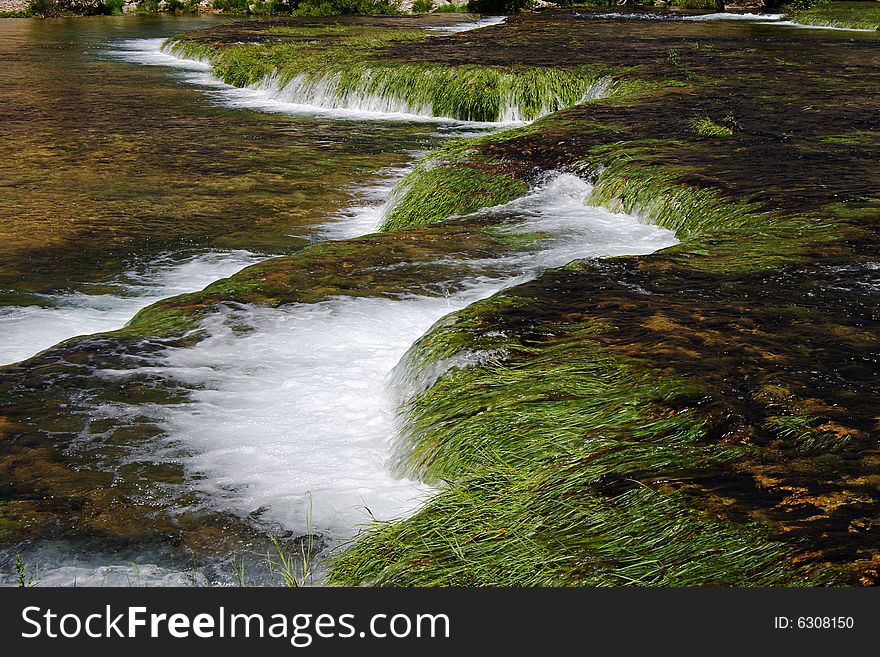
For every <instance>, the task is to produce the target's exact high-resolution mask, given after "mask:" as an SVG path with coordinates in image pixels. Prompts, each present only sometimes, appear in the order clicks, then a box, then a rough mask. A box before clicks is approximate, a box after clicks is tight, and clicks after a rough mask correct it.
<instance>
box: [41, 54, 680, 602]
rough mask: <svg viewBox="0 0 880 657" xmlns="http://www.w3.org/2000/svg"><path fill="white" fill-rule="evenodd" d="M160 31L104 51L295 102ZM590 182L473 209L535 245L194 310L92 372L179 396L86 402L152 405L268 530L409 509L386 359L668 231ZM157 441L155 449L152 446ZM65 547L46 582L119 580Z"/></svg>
mask: <svg viewBox="0 0 880 657" xmlns="http://www.w3.org/2000/svg"><path fill="white" fill-rule="evenodd" d="M161 43H162V41H161V40H159V39H148V40H138V41H129V42H125V43H124V44H123V45H122V50H121V51H115V54H114V55H113V57H115V58H117V59H123V60H127V61H136V62H138V63H142V64H150V65H153V64H155V65H163V66H169V65H170V66H174V67H175V68H176V69H178V71H179V73H178V74H177V75H178V76H179V77H180V79H182V80H184V81H187V82H191V83H196V84H200V85H203V86H206V87H208V88H210V91H209V93H210V94H211V95H212V96H213V97H214V98H215V99H217V100H219V101H220V102H221V103H222V104H223V105H225V106H228V107H237V108H242V107H248V108H254V109H260V110H263V111H266V110H268V111H284V112H291V113H298V112H299V111H300V106H297V105H295V104H292V103H286V102H284V101H281V100H278V99H277V98H275V99H273V98H270V97H269V92H268V91H266V90H264V91H260V90H258V89H239V88H235V87H230V86H228V85H224V84H222V83H220V82H218V81H217V80H216V79H214V78H213V77H211V75H210V69H209V67H208V66H207V65H206V64H204V63H200V62H192V61H185V60H181V59H178V58H176V57H172V56H170V55H168V54H166V53H163V52H162V51H161ZM601 92H602V88H601V87H597V93H601ZM377 109H378V110H381V111H376V110H377ZM385 109H389V108H387V107H386V108H376V107H373V108H372V109H369V110H364V109H363V108H361V109H351V108H335V109H332V108H331V109H328V108H315V107H313V108H311V109H309V110H307V112H306V113H313V114H315V115H322V116H333V117H344V118H347V119H399V118H401V116H406V118H410V117H409V115H402V114H400V113H395V112H390V113H383V111H384V110H385ZM421 118H422V119H424V118H426V117H421ZM505 118H506V119H510V120H513V119H512V117H510V116H506V117H505ZM475 127H477V128H478V127H479V126H477V125H474V124H470V129H474V128H475ZM458 131H459V132H460V128H459V129H458ZM402 172H403V170H395V171H392V172H390V176H389V177H388V179H386V181H385V182H383V183H381V184H379V185H377V186H375V187H369V188H365V189H364V190H361V192H360V196H361V201H360V202H358V204H356V205H355V206H353V207H351V208H350V209H349V210H347V211H344V212H342V213H340V214H339V215H337V216H336V217H331V218H330V220H329V221H328V222H327V223H326V225H325V226H324V228H323V229H321V230H319V231H318V234H319V235H321V236H322V237H328V238H332V239H341V238H347V237H353V236H357V235H361V234H364V233H367V232H370V231H372V230H375V229H376V227H377V226H378V225H379V224H380V223H381V219H382V216H383V214H384V213H385V212H387V210H388V207H387V203H388V199H389V198H391V197H392V194H391V186H392V183H393V182H394V181H395V180H396V179H398V178H399V177H400V176H401V174H402ZM590 191H591V186H590V185H589V184H588V183H586V182H585V181H584V180H582V179H581V178H578V177H576V176H573V175H570V174H555V175H553V176H551V177H549V178H548V179H547V180H546V181H545V182H544V183H543V184H541V185H538V186H537V187H536V188H535V189H534V190H533V191H532V192H531V193H529V194H528V195H527V196H525V197H523V198H521V199H518V200H516V201H513V202H511V203H509V204H506V205H504V206H499V207H496V208H489V209H486V210H483V211H481V212H480V214H482V215H485V216H484V217H483V218H484V219H487V220H490V219H491V218H492V216H494V215H497V216H498V225H499V226H505V227H506V228H503V229H502V230H506V231H508V232H510V233H514V234H515V233H528V234H529V235H531V236H532V237H533V238H535V241H534V248H529V249H526V250H519V249H512V250H511V252H510V253H508V254H507V255H503V256H497V257H491V258H484V259H476V258H467V257H456V258H452V257H450V256H445V257H446V259H447V260H448V262H446V263H445V264H448V265H449V268H450V271H452V272H454V274H452V275H453V276H454V277H455V278H454V280H448V282H447V283H438V282H437V281H434V282H433V283H431V284H426V285H425V286H424V288H423V289H422V290H421V291H417V292H416V293H414V294H408V295H405V296H397V297H387V296H386V297H379V296H376V297H360V298H354V297H345V298H333V299H329V300H326V301H323V302H319V303H314V304H292V305H289V306H285V307H281V308H278V309H269V308H263V307H252V306H244V307H235V308H227V309H225V310H224V311H223V312H220V313H217V314H215V315H213V316H211V317H209V318H208V319H207V320H206V321H205V323H204V325H203V327H202V328H203V330H204V331H205V332H206V333H207V337H205V338H204V339H203V340H201V341H200V342H199V343H198V344H197V345H196V346H194V347H188V348H167V349H166V350H165V351H164V353H162V355H161V356H159V357H157V356H156V355H155V353H154V354H153V355H151V356H143V357H140V358H141V363H142V365H141V367H132V368H130V369H125V370H104V371H101V372H99V373H98V374H99V376H101V377H102V378H103V379H104V380H105V381H106V383H107V385H108V386H110V387H112V386H115V385H118V384H121V383H124V382H125V381H126V379H127V378H128V377H131V376H135V377H136V376H139V375H142V374H144V373H146V374H148V375H151V376H158V377H160V378H164V379H167V380H170V381H173V382H176V383H179V384H180V385H181V386H182V387H183V388H185V389H188V390H189V391H190V393H189V401H188V402H187V403H183V404H174V405H158V404H157V405H141V406H138V407H136V408H134V407H132V408H128V409H126V408H124V407H121V406H108V407H106V408H102V409H95V410H96V413H99V412H100V414H104V415H113V414H118V415H119V416H120V417H125V416H126V414H127V413H128V414H130V413H132V412H134V413H138V414H141V415H143V416H150V417H152V418H153V419H154V421H155V422H156V423H157V424H158V425H159V426H161V427H162V428H163V429H164V431H165V435H164V436H163V437H160V438H157V439H156V440H157V441H158V442H159V443H161V444H162V445H163V446H164V447H168V448H170V449H168V450H167V451H168V452H173V453H174V455H175V456H174V458H175V460H176V461H178V462H182V464H183V465H184V466H185V469H186V472H187V473H188V475H189V484H190V485H192V486H193V487H195V488H196V489H198V491H199V492H201V493H203V494H204V498H205V499H207V500H209V502H208V504H210V505H212V507H213V508H215V509H217V510H220V511H227V512H232V513H235V514H237V515H240V516H242V517H248V518H250V519H252V520H254V521H255V522H257V523H263V524H264V525H265V527H266V528H267V530H271V528H279V527H280V528H282V529H283V530H286V531H290V532H293V533H294V534H298V533H299V534H301V533H305V532H307V531H313V532H317V533H320V534H321V535H322V536H323V538H324V539H325V540H326V544H327V545H329V546H330V547H332V546H335V545H338V544H339V543H340V542H341V541H344V540H346V539H349V538H351V537H352V536H353V535H354V534H356V532H357V531H358V529H359V527H360V526H361V525H363V524H366V523H368V522H370V521H371V520H373V519H389V518H393V517H397V516H403V515H406V514H409V513H412V512H413V511H414V510H415V509H417V508H418V506H419V505H420V504H421V503H422V502H423V501H424V500H425V499H426V497H427V496H429V495H430V494H431V490H430V489H428V488H427V487H425V486H424V485H422V484H420V483H419V482H415V481H410V480H406V479H397V478H395V477H394V476H393V475H392V474H391V473H390V471H389V469H388V467H387V465H388V460H389V458H390V456H391V441H392V439H393V436H394V432H395V426H396V424H395V411H396V401H395V400H397V399H399V398H400V395H401V391H399V390H394V389H393V388H394V386H395V385H396V384H395V381H397V380H398V379H396V378H395V377H393V375H392V372H394V370H395V367H396V366H397V365H398V363H399V362H400V361H401V358H402V357H403V356H404V355H405V354H406V352H407V350H408V349H409V347H410V345H412V344H413V343H414V342H415V341H416V340H417V339H418V338H419V337H420V336H422V335H423V334H424V333H425V332H426V331H428V330H429V329H430V327H431V326H432V325H433V324H434V323H435V322H436V321H438V320H439V319H441V318H442V317H444V316H445V315H447V314H448V313H450V312H454V311H456V310H459V309H462V308H464V307H466V306H467V305H469V304H470V303H473V302H474V301H476V300H478V299H481V298H484V297H487V296H490V295H492V294H493V293H495V292H497V291H499V290H501V289H504V288H505V287H508V286H510V285H514V284H516V283H519V282H523V281H525V280H528V279H530V278H532V277H534V276H536V275H537V274H538V273H539V272H540V271H541V270H543V269H545V268H548V267H555V266H560V265H563V264H565V263H567V262H570V261H571V260H573V259H576V258H586V257H600V256H608V255H622V254H640V253H650V252H653V251H655V250H657V249H660V248H664V247H666V246H669V245H671V244H674V243H675V238H674V236H673V235H672V233H670V232H669V231H666V230H664V229H661V228H659V227H656V226H651V225H646V224H643V223H641V222H640V221H639V220H638V219H637V218H635V217H632V216H627V215H624V214H617V213H612V212H609V211H607V210H604V209H601V208H595V207H588V206H587V205H586V204H585V202H586V199H587V198H588V196H589V194H590ZM525 241H526V242H528V241H529V239H526V240H525ZM251 257H252V256H250V255H248V256H247V258H251ZM427 257H430V254H427ZM249 262H250V260H247V259H246V260H245V261H243V262H240V263H237V264H233V263H230V264H229V269H228V270H223V271H222V273H220V272H214V273H208V272H206V273H205V280H204V283H207V282H211V281H212V280H213V279H214V278H220V277H223V276H225V275H228V274H231V273H233V272H234V271H235V270H236V269H238V268H240V267H241V266H244V265H246V264H249ZM435 262H436V261H435ZM426 264H427V263H426ZM180 275H181V273H180V272H173V276H175V277H178V276H180ZM169 280H172V279H169ZM174 280H176V279H174ZM200 280H201V279H200ZM179 284H180V285H181V286H183V285H184V282H183V281H179ZM200 284H201V283H200ZM444 287H445V288H446V293H445V294H444V293H442V288H444ZM438 288H441V291H440V292H438ZM177 289H178V288H172V287H170V286H169V287H168V288H167V289H164V288H163V289H160V288H159V287H157V288H156V291H155V294H156V295H157V296H166V295H170V294H174V293H176V291H177ZM180 290H181V291H183V288H180ZM120 298H122V297H120ZM144 305H145V304H144ZM138 307H140V306H138ZM135 309H136V308H135ZM47 312H52V311H51V310H50V311H47ZM133 312H134V311H133V310H132V313H133ZM120 313H122V311H121V310H120ZM98 330H103V329H98ZM77 332H83V331H77ZM46 346H48V345H46ZM448 365H449V364H446V366H448ZM453 365H454V364H453ZM459 365H460V363H459ZM422 383H423V384H424V381H423V382H422ZM156 453H157V454H159V455H160V456H159V458H161V454H162V453H164V452H163V448H157V450H156ZM64 549H65V548H63V546H62V547H53V546H51V545H50V546H44V547H43V548H42V552H39V553H35V556H34V557H33V558H34V559H35V560H36V561H39V562H40V563H41V578H42V579H43V581H44V582H46V583H48V584H57V585H61V584H66V583H67V584H69V583H70V582H71V581H72V579H71V578H76V581H79V582H82V583H93V584H99V583H108V584H125V583H126V582H128V581H130V577H131V574H130V572H129V571H128V569H127V567H126V566H125V565H124V563H127V562H123V563H117V561H118V559H115V560H113V561H112V563H111V561H110V559H111V557H110V556H109V555H103V556H102V555H101V554H94V555H92V557H91V559H90V560H88V561H84V560H83V559H80V560H79V561H77V563H78V564H80V566H72V565H71V563H70V560H69V559H68V558H67V556H65V555H66V553H65V552H64ZM162 559H163V558H162V556H161V555H160V556H157V557H156V562H155V563H156V564H161V563H163V561H162ZM83 563H86V564H87V565H86V566H82V564H83ZM187 576H188V575H187V574H185V573H181V572H177V571H174V570H173V569H169V568H166V567H162V566H159V565H150V564H149V563H147V562H145V561H144V560H141V566H140V567H139V570H138V577H139V578H140V580H139V581H140V583H144V584H156V585H162V584H168V583H181V582H184V581H186V578H187ZM102 578H109V579H102Z"/></svg>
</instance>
